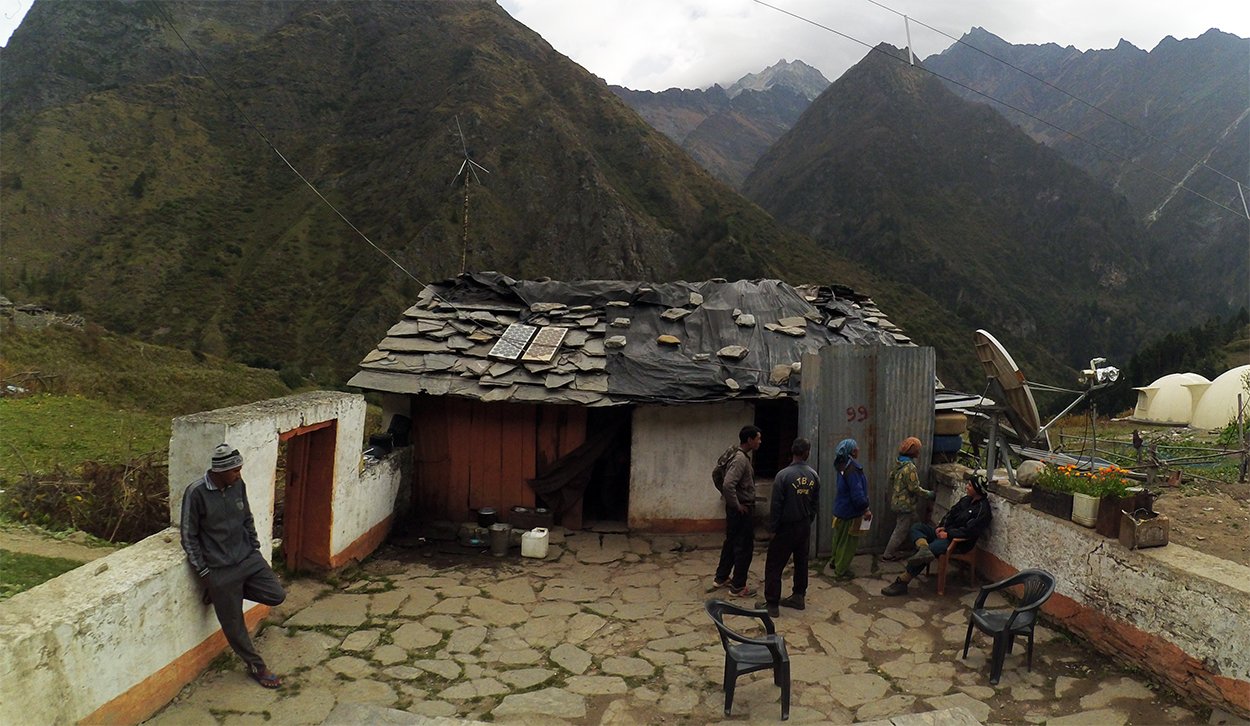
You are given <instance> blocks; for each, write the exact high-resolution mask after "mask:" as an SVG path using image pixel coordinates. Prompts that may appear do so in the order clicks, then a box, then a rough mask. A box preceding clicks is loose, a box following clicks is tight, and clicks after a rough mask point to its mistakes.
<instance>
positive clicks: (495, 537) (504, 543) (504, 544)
mask: <svg viewBox="0 0 1250 726" xmlns="http://www.w3.org/2000/svg"><path fill="white" fill-rule="evenodd" d="M511 539H512V525H510V524H506V523H504V522H499V523H497V524H492V525H491V526H490V553H491V554H492V555H494V556H496V557H503V556H504V555H506V554H508V545H509V542H510V540H511Z"/></svg>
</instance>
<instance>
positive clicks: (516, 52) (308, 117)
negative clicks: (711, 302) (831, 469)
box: [0, 0, 927, 380]
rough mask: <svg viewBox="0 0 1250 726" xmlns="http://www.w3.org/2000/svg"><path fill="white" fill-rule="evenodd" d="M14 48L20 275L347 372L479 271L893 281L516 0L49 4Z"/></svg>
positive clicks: (4, 218)
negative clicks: (624, 97) (672, 130)
mask: <svg viewBox="0 0 1250 726" xmlns="http://www.w3.org/2000/svg"><path fill="white" fill-rule="evenodd" d="M180 37H181V38H185V40H186V42H187V43H188V44H189V45H190V46H191V48H192V49H193V50H194V54H193V53H192V52H191V51H189V50H188V49H187V48H185V47H184V46H183V44H182V41H181V40H180ZM0 60H2V61H3V68H4V95H3V102H2V109H0V112H2V113H3V121H4V123H3V129H2V133H0V182H2V190H3V191H2V194H0V235H2V236H3V239H4V245H3V250H2V251H0V255H2V258H3V259H2V262H3V264H2V265H0V286H2V287H3V290H4V291H5V292H6V293H8V294H9V295H10V296H12V297H17V298H20V299H27V300H41V301H44V302H46V303H49V304H52V305H54V306H56V307H57V308H58V309H60V310H64V311H67V312H68V311H79V312H83V313H85V314H87V315H88V316H89V317H90V318H92V319H94V320H97V321H99V322H100V323H101V324H103V325H106V326H108V327H109V328H112V329H116V330H118V331H120V332H124V333H130V334H134V335H137V336H138V337H140V338H143V339H149V340H156V341H160V342H164V343H167V344H175V345H181V346H184V347H189V348H193V349H198V350H203V351H205V352H209V353H219V354H225V355H230V356H232V357H234V358H236V359H240V360H244V361H248V362H252V363H258V364H266V365H285V364H294V365H296V366H297V367H299V368H301V369H302V370H303V371H304V372H309V371H315V372H317V373H319V374H321V377H322V379H323V380H334V379H335V374H336V372H338V373H341V372H342V371H345V370H349V369H351V368H352V367H353V366H354V364H355V362H356V361H357V360H358V359H359V357H360V355H361V353H362V352H363V351H367V350H368V349H369V347H370V346H372V345H373V343H375V342H376V341H377V340H378V339H379V338H380V337H381V335H382V334H383V333H384V331H385V330H386V328H387V327H388V326H389V325H390V324H391V322H393V320H394V317H395V315H396V312H397V311H399V310H402V309H404V307H406V306H407V305H409V304H411V302H412V300H414V299H415V296H416V292H417V291H418V290H419V289H420V286H421V285H420V282H418V281H419V280H420V281H427V280H429V279H431V278H442V277H446V276H450V275H453V274H456V273H458V272H460V271H461V269H462V265H463V266H464V267H467V268H468V269H497V270H500V271H503V272H505V273H508V274H511V275H514V276H518V277H537V276H542V275H549V276H553V277H559V278H568V279H574V278H587V277H608V278H626V279H629V278H633V279H657V280H671V279H676V278H707V277H714V276H722V277H727V278H739V277H746V278H754V277H781V278H785V279H788V280H791V281H794V282H807V281H835V280H836V281H838V282H842V283H845V284H849V285H851V286H854V287H856V288H858V289H862V290H865V291H867V292H869V293H870V294H872V293H875V292H876V291H877V288H878V286H879V281H877V280H875V279H874V278H873V277H871V276H870V275H868V274H866V273H864V272H863V271H862V269H861V268H860V267H858V266H857V265H855V264H854V263H851V262H849V261H845V260H841V259H839V258H838V257H837V256H829V255H818V254H817V248H816V247H815V246H814V244H813V243H812V242H811V241H810V240H808V239H806V238H804V237H803V236H801V235H799V234H796V233H794V232H791V231H788V230H787V229H786V228H784V227H782V226H781V225H779V224H777V223H776V222H775V221H774V220H772V219H771V218H770V217H769V216H768V215H767V214H765V213H764V212H763V211H762V210H760V209H759V208H758V207H756V206H755V205H753V204H751V203H749V202H747V201H746V200H744V199H743V198H742V197H740V196H738V195H737V194H735V193H733V192H732V191H731V190H730V189H729V188H728V187H726V186H724V185H722V184H721V183H719V182H717V181H715V180H714V179H712V178H711V177H710V176H708V175H707V174H706V172H704V171H703V170H702V169H701V168H699V167H698V165H696V164H695V163H694V162H692V161H691V160H690V159H689V157H687V156H686V155H685V154H684V153H683V152H682V151H681V150H680V149H679V148H678V147H677V146H676V145H674V144H673V143H672V142H670V141H669V140H668V139H666V138H665V137H664V136H663V135H661V134H659V133H657V132H655V131H654V130H652V129H651V128H650V127H648V126H647V125H646V124H645V123H643V122H642V121H641V120H639V119H638V117H637V115H636V114H634V113H633V112H632V111H630V110H629V109H628V108H627V107H626V106H625V105H624V104H623V103H621V102H620V101H619V100H618V99H617V98H616V97H614V96H613V94H612V93H611V92H610V91H609V90H608V88H607V86H606V85H605V84H604V83H603V82H602V81H600V80H599V79H597V78H595V77H594V76H593V75H591V74H590V73H588V72H586V71H585V70H583V69H582V68H580V67H578V66H577V65H576V64H574V63H572V62H571V61H570V60H569V59H567V58H566V57H564V56H562V55H560V54H559V53H556V52H555V51H553V50H552V49H551V47H550V46H549V45H548V44H547V43H546V42H545V41H543V40H542V39H541V38H540V37H539V36H538V35H536V34H535V33H533V32H532V31H530V30H528V29H527V28H525V27H523V26H521V25H520V24H518V23H516V22H515V21H514V20H512V18H510V17H509V16H508V15H507V14H506V13H505V12H504V11H503V10H502V9H500V8H499V7H498V6H497V5H496V4H495V3H493V2H485V1H483V2H455V3H451V2H398V1H393V2H392V1H386V0H377V1H374V2H367V3H363V2H362V3H356V2H329V1H324V2H289V3H274V2H269V1H265V2H261V1H259V0H250V1H240V2H230V3H220V2H213V1H204V2H200V1H197V0H187V1H185V2H178V3H148V2H133V1H130V0H99V1H96V0H92V1H85V0H61V1H59V2H46V1H42V2H36V3H35V4H34V6H33V7H32V9H31V10H30V12H29V14H28V15H27V17H26V19H25V21H24V22H23V24H22V26H21V27H20V28H18V30H17V32H16V33H15V34H14V35H13V37H12V39H11V40H10V43H9V46H8V47H7V48H6V49H5V50H4V53H3V57H2V59H0ZM201 62H202V63H203V65H201ZM457 124H458V126H459V129H462V130H463V137H464V143H465V144H466V145H467V152H468V154H470V155H471V156H472V158H473V159H474V160H475V161H476V162H478V163H479V164H481V165H482V166H483V167H485V168H486V169H489V170H490V173H489V174H486V173H481V172H479V174H478V177H476V178H475V177H470V183H469V187H468V189H467V190H466V189H465V187H464V185H463V181H464V179H465V177H464V176H461V177H459V180H458V181H457V182H456V183H454V184H453V178H454V177H456V172H457V170H458V169H459V168H460V166H461V164H462V163H463V161H464V155H465V150H464V148H462V142H461V137H460V133H459V131H458V126H457ZM268 143H272V144H273V146H274V147H276V148H277V149H279V150H280V151H281V153H282V155H283V156H284V157H285V158H286V159H288V160H289V161H290V163H291V164H292V165H293V166H294V167H295V168H296V169H298V170H299V172H300V174H302V175H303V176H304V177H305V178H307V179H308V180H309V181H310V182H311V183H313V184H314V185H316V187H317V188H318V189H319V190H320V192H321V193H322V194H324V195H325V197H326V198H327V199H328V200H329V201H331V202H333V204H334V205H335V206H336V207H337V208H338V209H339V210H341V211H342V213H343V214H344V215H345V216H346V217H347V218H348V219H350V220H351V221H352V222H353V223H354V224H355V225H356V226H357V227H358V228H359V229H360V230H361V231H362V232H364V233H365V234H367V235H368V237H369V238H370V240H371V241H372V243H374V244H376V245H377V247H378V248H380V249H381V251H383V252H385V253H386V254H388V255H390V256H391V257H393V258H394V259H395V260H396V261H398V262H399V263H400V264H402V265H403V266H404V267H405V268H407V270H408V271H409V272H411V273H412V276H411V277H410V276H409V275H408V274H406V273H405V272H403V271H401V270H400V269H399V268H398V267H396V266H395V265H392V264H391V263H390V262H389V261H388V260H387V259H386V257H384V256H383V254H382V253H381V252H379V251H378V250H375V249H373V248H372V247H370V245H369V244H368V243H366V242H365V241H364V240H362V239H361V237H360V236H359V235H358V234H357V233H355V232H354V231H353V230H352V229H351V228H350V227H349V226H348V225H347V224H346V223H345V222H344V221H343V220H342V219H340V218H339V217H338V216H337V215H336V213H335V212H334V211H332V210H331V209H330V208H329V207H328V206H327V205H326V204H324V203H323V202H322V201H321V200H320V199H319V198H318V197H317V195H316V194H314V193H313V192H312V191H310V190H309V188H308V187H307V186H305V184H304V183H303V182H301V180H300V179H299V178H298V177H297V176H296V174H295V173H293V172H292V171H291V170H290V169H288V168H287V167H286V165H285V164H284V163H283V161H282V160H281V159H280V158H279V157H278V156H277V155H276V154H275V152H274V151H273V150H272V149H271V148H270V147H269V145H268ZM479 179H480V183H479ZM466 194H467V195H468V202H467V204H466V202H465V197H466ZM466 210H467V221H466ZM466 239H467V241H466ZM885 287H887V288H889V285H888V284H887V285H886V286H885ZM891 289H892V288H891ZM891 294H892V296H893V297H895V298H900V299H903V298H906V297H907V296H908V295H909V293H905V292H902V291H899V290H894V291H893V292H892V293H891ZM917 307H918V308H919V307H924V306H920V305H918V306H917ZM924 315H927V313H925V314H924ZM924 315H922V316H921V317H923V316H924ZM891 317H892V318H893V319H895V320H897V321H900V323H901V322H902V321H903V320H904V319H905V317H906V316H905V315H903V314H902V312H901V311H900V312H897V313H896V312H895V311H891ZM909 332H913V334H917V333H916V331H909ZM920 337H921V339H923V336H922V335H921V336H920Z"/></svg>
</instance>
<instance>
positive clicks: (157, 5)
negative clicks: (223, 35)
mask: <svg viewBox="0 0 1250 726" xmlns="http://www.w3.org/2000/svg"><path fill="white" fill-rule="evenodd" d="M150 2H151V4H152V6H153V7H155V8H156V10H157V12H159V13H160V15H161V17H162V18H163V19H164V20H165V23H166V24H167V25H169V29H170V30H172V31H174V35H176V36H177V37H178V40H179V41H181V42H182V45H183V47H184V48H186V49H187V52H188V53H190V54H191V57H192V58H194V59H195V62H196V63H197V64H198V65H199V66H200V68H201V69H203V71H204V73H205V75H207V76H208V79H209V80H210V81H212V82H213V85H215V86H216V87H217V90H219V91H221V93H222V95H224V96H225V97H226V100H228V101H229V102H230V105H232V106H233V107H234V110H235V111H236V112H237V113H238V114H239V115H240V116H242V117H243V120H244V121H246V122H247V125H248V126H250V127H251V128H252V130H253V131H255V132H256V134H257V135H258V136H260V138H261V139H262V140H264V142H265V145H266V146H268V147H269V149H270V150H271V151H273V153H274V154H277V156H278V158H279V159H281V160H282V163H283V164H286V166H287V168H288V169H290V170H291V172H292V173H294V174H295V176H296V177H298V178H299V180H300V181H302V182H304V185H305V186H307V187H308V188H309V189H310V190H312V193H313V194H315V195H317V198H318V199H320V200H321V201H322V202H323V203H324V204H325V205H326V206H327V207H329V208H330V210H331V211H333V212H334V213H335V214H336V215H338V217H339V219H341V220H343V222H344V223H345V224H346V225H347V226H348V227H351V229H352V231H353V232H355V233H356V234H357V235H359V236H360V238H361V239H363V240H364V241H365V242H368V243H369V246H370V247H372V248H373V249H375V250H377V251H378V252H380V253H382V256H383V257H385V258H386V259H388V260H390V262H391V264H392V265H395V267H398V268H399V269H400V271H402V272H403V273H404V274H405V275H407V276H408V277H410V278H412V279H413V280H414V281H415V282H416V283H417V284H419V285H422V286H426V287H428V285H426V283H424V282H422V281H421V280H420V279H419V278H417V276H416V275H414V274H412V273H411V272H409V271H408V269H407V268H406V267H404V266H403V265H401V264H399V262H398V261H397V260H396V259H395V258H394V257H392V256H391V255H389V254H388V253H387V252H386V250H384V249H382V248H381V247H379V246H377V245H376V244H374V242H373V240H371V239H369V235H367V234H365V233H364V232H362V231H361V230H360V228H359V227H357V226H356V225H355V224H352V221H351V220H350V219H348V218H347V216H346V215H345V214H343V213H342V212H340V211H339V209H338V207H336V206H334V204H333V203H331V202H330V200H329V199H326V198H325V195H323V194H322V193H321V191H320V190H318V189H317V187H316V186H314V185H313V183H312V182H310V181H308V179H307V178H306V177H305V176H304V175H303V174H301V173H300V171H299V169H296V168H295V165H294V164H292V163H291V162H290V161H289V160H288V159H287V158H286V155H285V154H283V153H282V152H281V151H280V150H278V147H277V146H275V145H274V143H273V142H272V141H270V140H269V137H268V136H267V135H266V134H265V132H264V131H262V130H261V129H260V127H259V126H257V125H256V123H255V122H254V121H252V118H251V117H250V116H248V115H247V112H246V111H244V110H243V108H242V106H240V105H239V103H238V102H237V101H235V99H234V96H233V95H231V93H230V91H229V90H228V89H227V88H226V87H225V86H224V85H222V83H221V82H220V81H218V80H217V76H215V75H213V72H212V71H211V70H210V69H209V67H208V66H207V65H206V64H205V63H204V61H203V60H202V59H201V58H200V55H199V54H198V53H196V52H195V49H194V48H192V47H191V44H190V43H188V42H187V40H186V38H184V37H182V33H181V32H179V31H178V26H176V25H175V24H174V21H173V19H172V18H171V17H169V13H168V12H166V10H165V7H164V5H162V4H161V3H160V2H157V1H156V0H150ZM435 297H437V295H435ZM439 299H440V300H441V299H442V298H439ZM443 302H446V303H447V304H448V305H451V306H452V307H453V308H455V305H452V304H451V303H450V302H447V301H446V300H443Z"/></svg>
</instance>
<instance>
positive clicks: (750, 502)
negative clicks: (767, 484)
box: [721, 448, 755, 510]
mask: <svg viewBox="0 0 1250 726" xmlns="http://www.w3.org/2000/svg"><path fill="white" fill-rule="evenodd" d="M738 451H740V452H741V453H742V456H738V455H736V454H735V455H734V458H733V461H731V462H729V466H727V467H725V483H724V487H723V488H722V490H721V496H723V497H724V499H725V508H726V509H734V510H736V509H737V508H738V504H739V503H742V504H743V505H745V506H747V507H753V506H755V467H753V466H752V465H751V455H750V454H748V453H747V452H745V451H742V449H741V448H739V449H738Z"/></svg>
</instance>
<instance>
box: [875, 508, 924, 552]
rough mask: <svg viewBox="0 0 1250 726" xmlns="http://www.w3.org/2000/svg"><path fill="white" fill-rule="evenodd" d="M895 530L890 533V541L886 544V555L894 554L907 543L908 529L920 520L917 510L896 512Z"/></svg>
mask: <svg viewBox="0 0 1250 726" xmlns="http://www.w3.org/2000/svg"><path fill="white" fill-rule="evenodd" d="M894 516H895V517H897V519H895V520H894V531H893V532H891V533H890V543H889V544H887V545H886V546H885V552H883V553H882V554H884V555H893V554H895V553H896V552H898V551H899V550H900V549H902V548H903V545H904V544H906V543H907V531H908V530H909V529H911V526H912V525H913V524H915V523H916V522H917V521H918V518H917V517H916V513H915V512H895V513H894Z"/></svg>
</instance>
